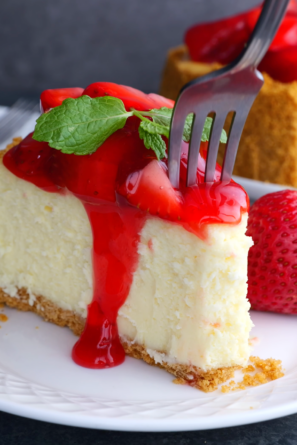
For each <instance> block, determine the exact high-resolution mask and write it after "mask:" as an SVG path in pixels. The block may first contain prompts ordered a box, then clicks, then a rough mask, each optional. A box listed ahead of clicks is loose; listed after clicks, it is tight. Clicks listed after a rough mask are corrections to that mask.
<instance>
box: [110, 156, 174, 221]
mask: <svg viewBox="0 0 297 445" xmlns="http://www.w3.org/2000/svg"><path fill="white" fill-rule="evenodd" d="M118 192H119V193H120V194H121V195H123V196H125V197H126V198H127V199H128V201H129V202H130V203H131V204H133V205H135V206H137V207H139V208H140V209H141V210H144V211H147V212H149V213H150V214H152V215H158V216H161V217H162V218H167V219H170V220H174V221H176V220H178V219H180V217H181V212H182V206H181V202H182V198H181V194H180V192H178V191H176V190H174V188H173V187H172V185H171V183H170V181H169V179H168V176H167V173H166V171H165V167H164V166H163V163H161V162H158V161H157V160H153V161H151V162H150V163H149V164H147V165H146V166H145V167H144V168H143V169H142V170H138V171H136V172H134V173H131V174H130V175H129V176H128V178H127V180H126V182H125V183H124V184H122V185H121V186H120V187H119V190H118Z"/></svg>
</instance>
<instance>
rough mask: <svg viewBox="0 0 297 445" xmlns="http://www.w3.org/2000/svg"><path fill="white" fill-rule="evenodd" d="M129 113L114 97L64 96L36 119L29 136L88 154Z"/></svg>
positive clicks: (68, 149)
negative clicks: (75, 97)
mask: <svg viewBox="0 0 297 445" xmlns="http://www.w3.org/2000/svg"><path fill="white" fill-rule="evenodd" d="M129 116H132V113H127V111H126V109H125V107H124V104H123V102H122V101H121V100H120V99H116V98H115V97H110V96H106V97H96V98H95V99H91V98H90V97H89V96H81V97H79V98H77V99H66V100H64V102H63V103H62V105H60V106H59V107H55V108H53V109H52V110H51V111H50V112H49V113H44V114H42V115H41V116H40V117H39V118H38V119H37V125H36V127H35V131H34V135H33V138H34V139H36V140H37V141H46V142H48V143H49V145H50V147H53V148H56V149H57V150H61V151H62V152H63V153H67V154H72V153H75V154H76V155H86V154H91V153H94V152H95V151H96V150H97V148H98V147H100V145H102V144H103V142H104V141H105V140H106V139H107V138H108V137H109V136H111V135H112V134H113V133H114V132H115V131H117V130H119V129H120V128H123V127H124V125H125V123H126V120H127V118H128V117H129Z"/></svg>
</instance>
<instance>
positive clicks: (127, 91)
mask: <svg viewBox="0 0 297 445" xmlns="http://www.w3.org/2000/svg"><path fill="white" fill-rule="evenodd" d="M83 94H84V95H86V96H90V97H104V96H112V97H117V98H118V99H121V100H122V101H123V102H124V105H125V108H126V110H127V111H130V109H131V108H135V109H136V110H140V111H144V110H151V109H152V108H156V103H155V101H154V100H153V99H152V98H150V97H149V96H148V95H147V94H145V93H143V92H142V91H139V90H136V89H135V88H131V87H127V86H125V85H117V84H116V83H111V82H95V83H92V84H91V85H89V86H88V87H87V88H86V89H85V90H84V92H83Z"/></svg>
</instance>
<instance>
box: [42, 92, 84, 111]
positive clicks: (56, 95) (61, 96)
mask: <svg viewBox="0 0 297 445" xmlns="http://www.w3.org/2000/svg"><path fill="white" fill-rule="evenodd" d="M83 91H84V90H83V88H58V89H56V90H44V91H43V92H42V93H41V95H40V102H41V106H42V108H43V111H48V110H49V109H50V108H54V107H58V106H59V105H61V104H62V102H63V100H65V99H68V98H69V97H72V98H73V99H76V98H77V97H80V96H81V95H82V93H83Z"/></svg>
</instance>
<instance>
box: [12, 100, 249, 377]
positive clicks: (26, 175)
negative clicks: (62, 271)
mask: <svg viewBox="0 0 297 445" xmlns="http://www.w3.org/2000/svg"><path fill="white" fill-rule="evenodd" d="M142 94H143V93H142ZM138 125H139V120H138V119H137V118H135V117H131V118H129V119H128V121H127V123H126V125H125V127H124V128H123V129H121V130H118V131H116V132H115V133H114V134H113V135H112V136H110V137H109V138H108V139H107V140H106V141H105V142H104V144H103V145H102V146H101V147H100V148H98V150H97V151H96V152H95V153H93V154H91V155H85V156H76V155H69V154H63V153H61V152H60V151H58V150H55V149H53V148H51V147H49V145H48V144H47V143H45V142H37V141H35V140H34V139H32V134H30V135H28V136H27V137H26V138H25V139H24V140H23V141H22V142H21V143H20V144H19V145H18V146H16V147H14V148H12V149H11V150H9V151H8V152H7V153H6V154H5V156H4V159H3V163H4V165H5V166H6V168H7V169H8V170H10V171H11V172H12V173H13V174H15V175H16V176H17V177H19V178H21V179H23V180H25V181H29V182H31V183H33V184H35V185H36V186H37V187H39V188H41V189H43V190H45V191H47V192H49V193H61V194H65V193H66V192H67V193H69V192H70V193H72V194H74V195H75V196H76V197H77V198H79V199H80V200H81V201H82V202H83V204H84V206H85V209H86V212H87V214H88V217H89V220H90V224H91V227H92V233H93V276H94V278H93V283H94V285H93V286H94V295H93V300H92V302H91V304H90V305H89V306H88V316H87V322H86V326H85V330H84V332H83V333H82V335H81V337H80V339H79V340H78V342H77V343H76V345H75V346H74V348H73V352H72V357H73V359H74V361H75V362H76V363H78V364H79V365H81V366H85V367H89V368H109V367H112V366H116V365H119V364H120V363H122V362H123V361H124V358H125V353H124V349H123V347H122V345H121V342H120V339H119V335H118V330H117V314H118V310H119V308H120V307H121V306H122V304H123V303H124V302H125V300H126V298H127V296H128V294H129V290H130V286H131V284H132V280H133V273H134V271H135V270H136V268H137V264H138V252H137V246H138V242H139V238H140V232H141V229H142V227H143V226H144V224H145V222H146V220H147V218H151V217H153V216H155V217H160V218H163V219H166V220H169V221H171V222H172V223H175V224H179V225H182V226H183V227H184V228H185V229H186V230H189V231H191V232H193V233H195V234H196V235H197V236H199V237H201V238H204V237H205V231H204V228H205V225H206V224H211V223H233V224H237V223H239V222H240V220H241V215H242V213H243V212H246V211H247V210H248V206H249V203H248V197H247V195H246V193H245V191H244V190H243V189H242V188H241V187H240V186H239V185H237V184H235V183H234V182H231V183H221V182H218V179H219V175H220V167H219V166H218V167H217V171H216V178H217V182H215V183H214V184H205V183H203V171H204V168H205V155H206V148H207V147H206V145H205V144H204V146H203V144H201V145H202V150H201V152H202V155H201V156H200V159H199V166H198V171H197V185H196V186H194V187H191V188H186V187H185V179H186V177H185V175H186V163H187V151H188V144H186V143H183V154H182V160H181V186H180V190H179V191H177V190H174V189H173V188H172V187H171V184H170V182H169V179H168V175H167V162H166V159H165V160H162V161H157V159H156V157H155V154H154V152H153V151H152V150H147V149H146V148H145V147H144V145H143V141H142V140H140V138H139V135H138ZM65 218H67V215H65Z"/></svg>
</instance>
